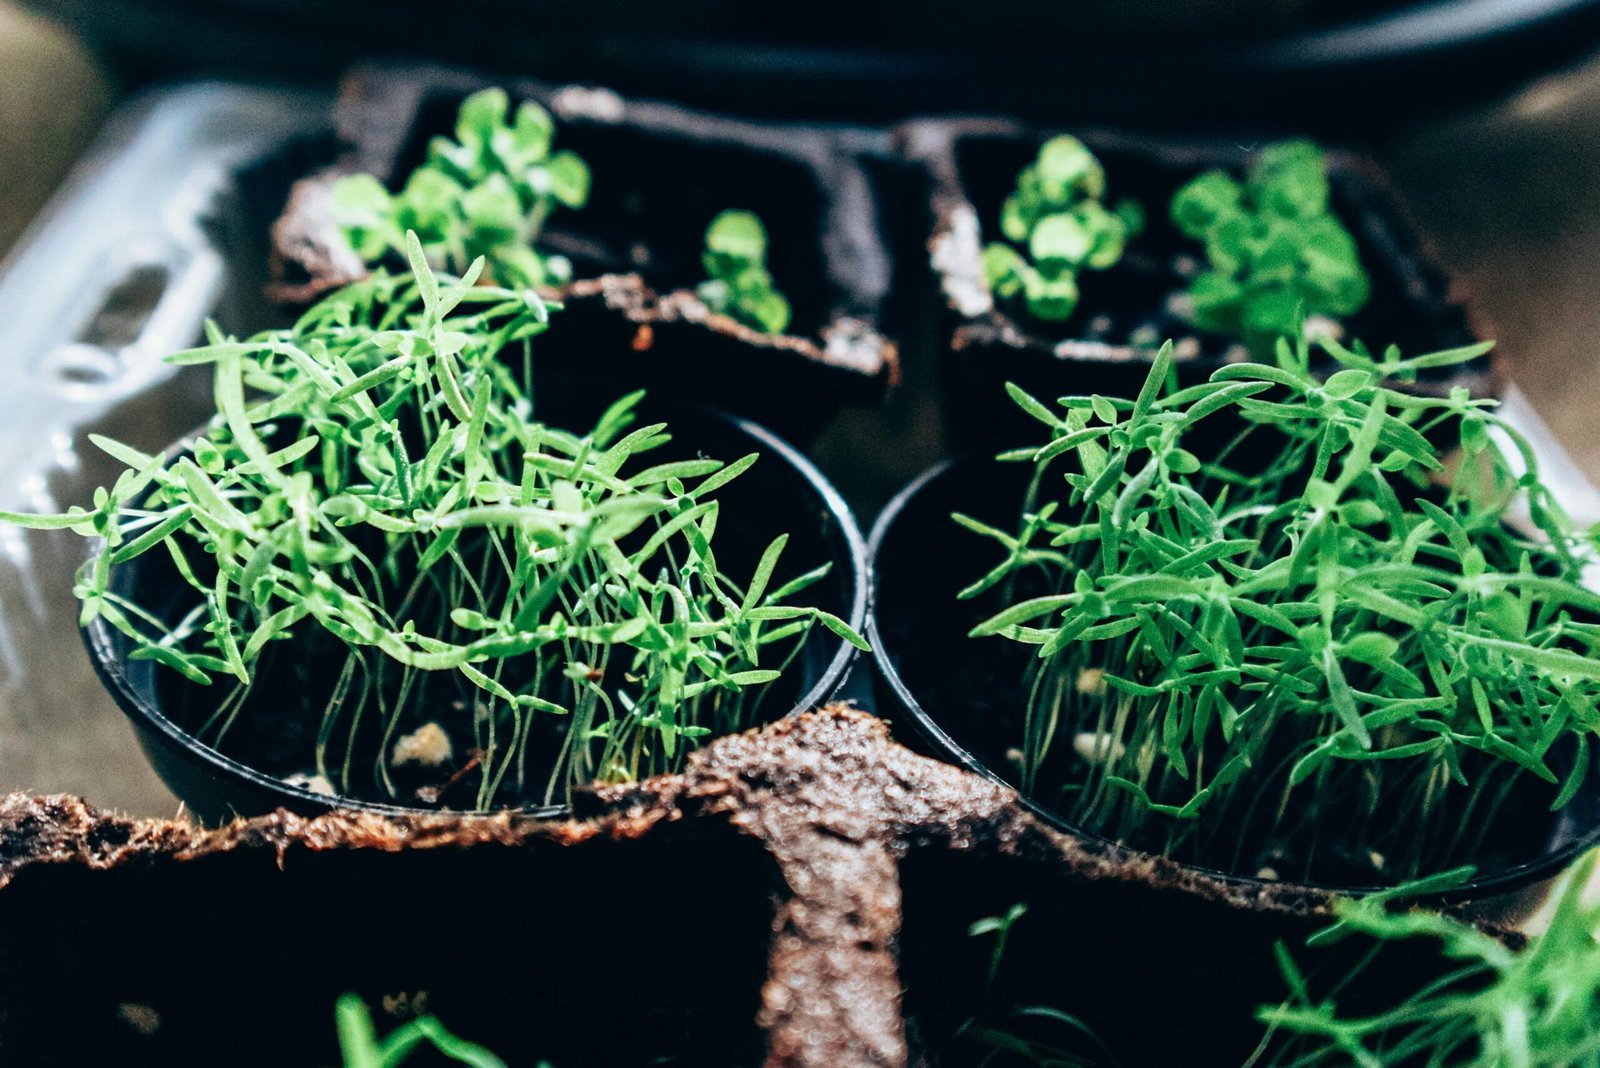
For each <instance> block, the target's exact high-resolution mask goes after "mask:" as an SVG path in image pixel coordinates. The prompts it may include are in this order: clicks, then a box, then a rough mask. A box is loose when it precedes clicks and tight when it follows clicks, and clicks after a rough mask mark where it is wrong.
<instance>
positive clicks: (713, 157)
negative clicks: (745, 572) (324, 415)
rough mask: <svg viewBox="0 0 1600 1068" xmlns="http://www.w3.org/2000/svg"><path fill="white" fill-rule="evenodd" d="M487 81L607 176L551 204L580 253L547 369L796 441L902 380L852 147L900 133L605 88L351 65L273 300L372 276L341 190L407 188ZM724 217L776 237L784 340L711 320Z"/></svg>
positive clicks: (873, 226)
mask: <svg viewBox="0 0 1600 1068" xmlns="http://www.w3.org/2000/svg"><path fill="white" fill-rule="evenodd" d="M491 86H502V87H504V88H505V89H506V90H507V92H508V93H509V94H510V95H511V97H512V98H513V100H514V101H523V100H526V101H532V102H534V103H537V104H539V105H541V106H542V107H544V108H546V109H547V110H548V111H550V112H551V113H552V114H553V115H554V116H555V118H556V120H557V130H556V147H558V148H562V149H571V150H573V151H575V152H577V153H578V155H579V156H581V157H582V158H583V159H584V160H585V161H586V162H588V163H589V165H590V172H591V174H592V176H593V185H592V187H591V189H590V193H589V200H588V203H587V204H586V205H585V206H584V207H583V208H581V209H578V210H571V211H569V210H562V211H558V212H555V213H553V214H552V216H551V219H550V223H549V225H548V226H546V227H545V230H544V232H543V234H542V236H541V239H540V240H541V247H543V248H546V249H548V250H549V251H551V252H555V253H560V254H562V255H565V256H566V257H567V258H568V259H570V260H571V261H572V265H573V275H574V279H575V281H574V282H572V283H571V284H569V285H567V286H564V287H562V288H561V290H560V292H559V298H560V299H561V300H562V302H563V303H564V304H565V305H566V312H565V313H564V315H563V316H562V318H563V320H564V321H565V324H566V325H565V328H564V329H563V330H562V331H561V332H560V336H556V335H555V334H554V333H552V335H551V336H550V337H548V338H546V339H545V340H544V341H543V342H541V352H542V359H543V360H544V362H546V363H547V364H549V365H551V366H553V367H558V368H559V369H560V372H561V373H562V374H566V375H572V376H580V375H582V376H592V377H594V378H596V379H604V378H607V377H611V376H615V375H621V376H623V377H625V378H627V379H629V380H632V381H637V382H639V383H640V384H641V385H645V386H648V387H650V388H652V389H656V390H675V391H679V392H681V393H682V394H683V395H685V396H688V397H692V398H695V399H700V400H706V401H709V402H711V403H715V404H719V405H723V406H726V407H728V408H730V409H733V410H736V411H740V412H745V413H748V414H750V415H752V416H754V417H756V418H759V419H760V420H761V421H762V422H764V423H766V424H768V425H770V426H772V427H774V428H775V429H776V430H778V431H779V432H780V433H783V434H785V435H787V436H790V437H792V438H795V439H796V440H804V439H805V438H806V437H808V436H809V435H811V434H813V433H815V432H816V431H817V430H818V429H819V428H820V427H821V426H823V425H824V424H825V423H826V422H827V420H828V419H829V418H830V417H831V416H832V415H833V414H834V413H835V412H837V411H838V409H839V408H840V407H841V406H843V405H845V404H848V403H858V404H870V403H875V402H877V401H878V400H880V399H881V398H882V397H883V395H884V393H885V391H886V390H888V389H889V388H890V387H891V386H892V385H893V384H894V383H895V382H896V381H897V380H898V374H899V370H898V355H897V352H896V348H895V346H894V344H893V343H892V342H890V341H888V340H887V339H886V338H885V337H884V336H883V335H882V334H881V333H880V330H881V329H882V326H881V323H880V318H881V313H882V305H883V303H884V300H885V298H886V296H887V294H888V292H889V287H890V266H891V264H890V256H889V252H888V249H887V247H886V241H885V237H884V234H883V224H882V222H881V221H880V219H879V217H878V208H877V204H876V202H875V201H874V199H873V196H872V191H871V183H870V182H869V179H868V176H867V174H866V172H865V170H864V169H863V168H862V166H861V165H860V164H859V163H858V161H857V160H856V158H855V156H854V154H853V150H855V149H859V148H861V147H863V146H862V145H861V144H860V142H863V141H867V142H886V140H887V137H886V135H884V134H882V133H876V134H873V133H868V132H866V131H861V130H854V131H847V132H846V131H840V130H837V129H833V128H828V127H820V126H804V125H799V124H792V123H791V124H782V123H756V122H748V121H745V120H741V119H734V118H729V117H725V116H721V115H713V114H708V113H705V112H699V111H693V110H690V109H687V108H682V107H679V106H677V105H673V104H666V103H659V102H652V101H640V100H631V99H625V98H623V97H621V96H618V95H617V94H616V93H614V92H611V91H610V90H606V89H595V88H582V87H574V86H568V87H564V88H561V87H556V86H552V85H549V84H546V83H543V82H538V81H533V80H530V79H525V78H493V77H489V76H487V75H484V74H479V73H475V72H470V71H465V70H459V69H455V68H448V67H435V66H427V65H421V66H419V65H403V66H381V65H379V66H369V67H362V68H358V69H357V70H355V71H353V72H352V73H351V74H350V75H349V76H348V77H347V78H346V79H345V83H344V87H343V92H342V93H341V97H340V101H339V105H338V107H337V109H336V113H335V119H336V123H337V126H338V131H339V135H340V138H341V140H342V141H343V142H344V144H345V145H346V146H347V147H346V151H345V152H344V153H343V154H342V155H341V156H340V157H339V159H338V161H337V162H336V163H334V165H333V166H332V167H331V168H329V169H323V170H320V171H317V172H316V173H314V174H312V175H311V176H310V177H308V178H306V179H305V180H304V181H302V182H300V183H298V184H297V185H296V186H295V188H294V191H293V193H292V194H291V196H290V199H289V203H288V207H287V209H286V210H285V213H284V216H283V217H282V218H281V219H280V220H279V222H278V224H277V225H276V226H275V227H274V245H275V253H276V258H275V272H276V273H277V274H278V275H279V278H280V281H279V283H278V284H276V285H275V286H274V291H275V292H276V293H277V294H278V295H279V296H281V297H283V298H284V299H286V300H289V301H291V302H294V301H303V300H305V299H309V298H310V297H313V296H315V295H317V294H319V293H322V292H326V291H327V290H329V289H331V288H334V287H336V286H338V285H340V284H342V283H343V282H345V281H348V280H349V279H350V278H351V277H354V276H357V275H359V274H360V273H362V270H363V269H362V268H361V266H360V264H359V262H358V261H356V260H355V259H354V256H353V253H352V252H351V251H350V250H349V248H348V244H347V243H346V242H345V239H344V238H343V236H342V235H341V234H340V233H339V231H338V229H337V227H336V226H334V225H332V217H331V214H330V212H329V211H328V209H327V196H328V191H329V189H330V187H331V183H332V182H333V181H334V180H336V178H337V177H338V175H339V174H341V173H348V172H365V173H369V174H372V175H374V176H376V177H377V178H379V179H380V180H381V181H383V182H385V183H386V184H388V185H390V186H399V185H402V184H403V183H404V181H405V180H406V177H407V176H408V175H409V174H410V173H411V172H412V170H414V169H415V168H416V167H417V166H418V165H420V164H421V163H423V162H424V161H425V160H426V158H427V147H428V143H429V142H430V141H431V140H432V139H433V138H434V137H438V136H453V132H454V128H455V120H456V114H457V111H458V110H459V108H460V105H461V102H462V100H463V99H464V98H465V97H466V96H467V95H468V94H470V93H472V92H474V91H477V90H480V89H484V88H487V87H491ZM729 208H738V209H746V210H750V211H754V212H755V213H756V214H757V215H759V216H760V217H761V219H762V221H763V223H764V224H765V225H766V227H767V229H768V235H769V238H770V251H769V259H768V267H769V268H770V270H771V271H772V274H773V279H774V282H775V283H776V285H777V287H778V288H779V289H780V290H781V291H782V292H783V293H784V294H785V296H786V297H787V298H788V299H789V302H790V305H791V307H792V311H793V316H792V319H791V322H790V325H789V327H788V329H787V331H786V333H785V334H782V335H770V334H765V333H762V332H760V331H756V330H752V329H749V328H748V327H746V326H744V325H743V324H741V323H739V322H736V321H735V320H733V319H731V318H728V317H726V316H722V315H717V314H714V313H712V312H711V311H710V310H709V309H708V308H707V307H706V306H705V305H704V304H702V303H701V302H700V300H699V298H698V297H697V296H696V295H695V287H696V286H697V285H698V283H699V282H701V281H702V280H704V277H705V275H704V270H703V267H702V264H701V250H702V247H703V238H704V233H705V228H706V226H707V225H708V224H709V223H710V222H711V220H712V219H713V218H715V217H716V215H717V214H718V213H719V212H721V211H723V210H724V209H729Z"/></svg>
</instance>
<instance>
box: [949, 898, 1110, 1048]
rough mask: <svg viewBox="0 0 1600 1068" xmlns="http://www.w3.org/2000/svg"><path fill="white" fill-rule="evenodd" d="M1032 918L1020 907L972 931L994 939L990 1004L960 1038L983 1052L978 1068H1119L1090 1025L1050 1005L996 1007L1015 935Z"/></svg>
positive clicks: (987, 985)
mask: <svg viewBox="0 0 1600 1068" xmlns="http://www.w3.org/2000/svg"><path fill="white" fill-rule="evenodd" d="M1027 913H1028V906H1026V905H1024V904H1022V903H1020V902H1019V903H1017V904H1015V905H1012V906H1011V907H1010V908H1009V909H1007V910H1006V912H1005V915H1003V916H986V917H984V918H983V919H980V920H977V921H976V922H974V923H973V924H972V926H971V927H969V928H968V929H967V933H968V935H970V936H971V937H973V938H987V937H989V936H991V935H992V936H993V937H994V944H993V946H992V947H991V949H990V952H989V968H988V972H987V974H986V975H985V977H984V984H983V993H984V1001H985V1002H986V1004H985V1005H984V1006H983V1007H982V1008H981V1010H980V1011H979V1012H977V1013H975V1014H973V1015H972V1016H971V1017H969V1018H968V1019H967V1020H965V1021H964V1022H963V1023H962V1024H961V1026H960V1027H959V1028H958V1029H957V1030H956V1036H955V1037H956V1038H957V1039H960V1040H963V1041H966V1042H970V1043H972V1044H974V1045H976V1046H977V1047H978V1048H979V1049H981V1050H982V1051H983V1052H982V1053H981V1054H980V1055H979V1056H978V1058H977V1060H976V1062H975V1063H976V1064H977V1066H978V1068H989V1066H991V1065H1007V1064H1018V1065H1033V1066H1035V1068H1114V1066H1115V1064H1116V1059H1115V1058H1114V1057H1112V1056H1111V1053H1110V1051H1109V1050H1107V1049H1106V1047H1105V1044H1104V1043H1103V1042H1102V1041H1101V1039H1100V1038H1099V1036H1098V1035H1096V1034H1095V1033H1094V1031H1093V1029H1091V1028H1090V1027H1089V1025H1088V1024H1086V1023H1084V1022H1083V1021H1082V1020H1080V1019H1078V1018H1077V1017H1076V1016H1073V1015H1072V1014H1071V1013H1068V1012H1064V1011H1062V1010H1061V1009H1058V1008H1054V1007H1052V1006H1048V1005H1011V1006H1004V1005H998V1004H994V1002H996V1000H997V995H996V991H995V985H996V982H997V980H998V979H999V978H1000V968H1001V965H1002V964H1003V963H1004V961H1005V956H1006V948H1007V946H1008V945H1009V944H1010V940H1011V933H1012V929H1013V928H1014V927H1016V925H1017V922H1018V921H1019V920H1021V919H1022V918H1023V917H1024V916H1026V915H1027Z"/></svg>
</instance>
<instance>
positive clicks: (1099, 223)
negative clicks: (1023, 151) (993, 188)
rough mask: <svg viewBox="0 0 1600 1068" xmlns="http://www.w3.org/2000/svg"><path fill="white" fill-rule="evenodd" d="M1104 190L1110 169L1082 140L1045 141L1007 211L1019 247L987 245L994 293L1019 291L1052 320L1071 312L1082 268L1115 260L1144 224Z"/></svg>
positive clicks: (1005, 220)
mask: <svg viewBox="0 0 1600 1068" xmlns="http://www.w3.org/2000/svg"><path fill="white" fill-rule="evenodd" d="M1105 191H1106V172H1105V168H1104V167H1102V166H1101V165H1100V161H1099V160H1098V159H1096V158H1095V157H1094V154H1093V153H1092V152H1090V151H1089V149H1088V148H1087V147H1085V145H1084V144H1083V142H1082V141H1079V140H1078V139H1077V138H1075V137H1069V136H1066V135H1062V136H1060V137H1053V138H1051V139H1050V140H1048V141H1046V142H1045V143H1044V145H1043V147H1041V148H1040V149H1039V156H1038V158H1037V159H1036V160H1035V161H1034V162H1033V163H1031V164H1029V165H1028V166H1026V167H1024V168H1023V169H1022V171H1021V172H1020V173H1018V175H1017V187H1016V189H1015V190H1014V191H1013V192H1012V193H1011V195H1010V196H1008V197H1006V200H1005V204H1004V205H1003V206H1002V208H1001V210H1000V231H1001V233H1003V234H1004V235H1005V236H1006V238H1007V240H1009V241H1011V242H1012V243H1013V244H1014V245H1015V246H1018V247H1013V245H1008V244H1005V243H1004V242H992V243H990V244H989V245H988V246H987V247H985V248H984V250H983V273H984V277H985V279H986V280H987V281H988V284H989V290H990V292H992V293H993V294H994V295H995V297H997V298H999V299H1001V300H1010V299H1012V298H1014V297H1018V296H1020V297H1021V298H1022V300H1023V302H1024V304H1025V306H1026V307H1027V309H1028V312H1029V314H1031V315H1033V316H1034V317H1035V318H1037V319H1042V320H1044V321H1046V322H1061V321H1063V320H1066V319H1068V318H1070V317H1071V316H1072V313H1073V312H1074V311H1075V310H1076V309H1077V307H1078V275H1079V273H1080V272H1081V271H1084V270H1094V271H1103V270H1105V269H1106V268H1108V267H1112V266H1115V265H1116V263H1117V261H1118V260H1120V259H1122V253H1123V249H1124V248H1126V246H1127V243H1128V242H1129V241H1130V240H1132V239H1133V238H1134V237H1135V236H1137V234H1138V233H1139V231H1140V230H1141V229H1143V226H1144V221H1143V214H1142V212H1141V210H1140V208H1139V206H1138V204H1136V203H1135V202H1134V201H1131V200H1123V201H1121V202H1119V203H1118V204H1117V205H1116V207H1115V209H1108V208H1106V206H1105V205H1104V203H1102V200H1103V198H1104V196H1105ZM1019 247H1020V248H1021V249H1026V253H1027V254H1026V255H1024V254H1023V252H1022V251H1019Z"/></svg>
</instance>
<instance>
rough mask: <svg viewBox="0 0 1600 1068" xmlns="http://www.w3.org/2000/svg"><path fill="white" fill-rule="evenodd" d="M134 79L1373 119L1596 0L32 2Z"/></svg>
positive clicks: (1379, 121)
mask: <svg viewBox="0 0 1600 1068" xmlns="http://www.w3.org/2000/svg"><path fill="white" fill-rule="evenodd" d="M27 6H30V7H33V8H35V9H37V10H39V11H41V12H44V13H46V14H49V15H50V16H52V17H54V18H57V19H59V20H60V21H62V22H63V23H65V24H67V25H69V26H71V27H72V28H74V30H76V31H77V32H78V33H79V34H81V35H82V36H83V37H84V38H85V39H86V40H88V41H89V42H91V43H92V45H93V46H94V48H95V49H96V50H97V51H98V53H99V54H100V55H101V56H102V57H103V58H104V60H105V61H106V62H107V63H108V64H109V66H110V68H111V69H112V71H114V72H115V74H116V75H117V76H118V78H119V79H120V80H121V81H122V82H123V83H124V84H130V85H131V84H139V83H142V82H147V81H150V80H152V79H166V78H171V77H173V76H175V75H186V74H200V75H219V74H220V75H225V76H228V77H245V76H256V77H260V76H267V77H272V78H292V79H314V80H318V79H328V78H331V77H333V76H334V75H336V74H337V73H338V71H340V70H341V69H342V68H344V67H345V66H347V65H348V64H350V63H351V62H352V61H354V60H357V59H360V58H363V57H367V56H371V55H374V54H388V55H393V54H400V55H419V56H421V55H426V56H427V57H430V58H435V59H446V60H450V61H454V62H463V63H470V64H473V65H476V66H482V67H488V68H494V69H502V68H503V69H507V70H516V71H537V72H538V73H539V74H540V75H541V76H542V77H545V78H548V79H552V80H565V79H571V80H594V81H600V82H604V83H606V84H609V85H612V86H614V87H615V88H617V89H620V90H622V91H624V92H632V93H636V94H659V95H666V96H671V97H675V98H677V99H680V100H683V101H685V102H688V103H693V104H698V105H702V106H707V107H738V108H739V109H740V110H744V111H747V112H761V113H779V114H784V115H796V114H801V115H804V116H805V117H808V118H839V119H844V120H854V121H861V120H863V119H884V118H894V117H900V116H902V115H904V114H907V113H909V112H917V111H927V110H951V109H954V110H1002V111H1008V112H1012V113H1018V114H1023V115H1027V116H1029V117H1039V118H1050V119H1066V120H1075V119H1082V118H1086V117H1087V118H1094V119H1097V120H1100V121H1105V120H1116V121H1123V122H1136V123H1139V124H1142V125H1149V126H1158V127H1161V126H1169V127H1170V126H1175V125H1182V126H1183V127H1185V128H1186V129H1188V130H1191V131H1192V130H1193V129H1194V128H1195V127H1196V126H1205V127H1211V128H1221V127H1237V126H1239V125H1240V124H1242V123H1248V124H1251V125H1255V126H1259V127H1263V128H1266V127H1282V126H1293V127H1296V128H1305V127H1306V126H1308V125H1310V126H1314V127H1315V128H1317V129H1318V130H1321V131H1325V132H1329V133H1334V132H1338V133H1348V134H1360V133H1362V132H1363V131H1370V130H1371V129H1372V128H1374V127H1378V128H1384V127H1390V126H1392V125H1393V124H1395V123H1396V122H1398V121H1404V120H1405V119H1408V118H1413V117H1416V116H1418V115H1421V114H1426V113H1428V112H1430V111H1435V110H1437V109H1439V108H1441V107H1449V106H1454V105H1459V104H1460V103H1461V102H1463V101H1465V100H1481V99H1484V98H1486V97H1488V96H1492V95H1493V94H1495V93H1497V92H1503V91H1504V90H1505V89H1506V87H1507V86H1509V85H1512V84H1515V83H1516V82H1518V81H1520V80H1522V79H1525V78H1527V77H1529V76H1530V75H1532V74H1535V73H1538V72H1541V71H1544V70H1548V69H1550V68H1551V66H1553V65H1557V64H1559V63H1561V62H1563V61H1566V60H1570V59H1571V58H1573V57H1574V56H1577V55H1579V54H1581V53H1583V52H1584V51H1586V50H1587V49H1588V48H1590V47H1592V44H1593V42H1594V40H1595V37H1596V34H1597V32H1600V3H1595V2H1594V0H1428V2H1416V0H1057V2H1054V3H1045V2H1037V0H984V2H979V3H975V2H972V0H918V2H913V0H854V2H849V3H845V2H840V0H813V2H809V3H799V4H782V5H780V4H773V3H759V2H749V0H676V2H666V3H663V2H660V0H545V2H539V3H532V2H528V0H476V2H466V3H458V4H439V3H437V2H433V0H28V2H27Z"/></svg>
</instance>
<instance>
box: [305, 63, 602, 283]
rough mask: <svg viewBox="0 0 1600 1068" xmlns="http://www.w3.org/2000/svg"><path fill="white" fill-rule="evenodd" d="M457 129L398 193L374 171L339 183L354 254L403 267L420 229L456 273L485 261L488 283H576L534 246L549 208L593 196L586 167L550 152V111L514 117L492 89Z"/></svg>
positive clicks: (443, 265)
mask: <svg viewBox="0 0 1600 1068" xmlns="http://www.w3.org/2000/svg"><path fill="white" fill-rule="evenodd" d="M455 132H456V136H455V140H453V141H452V140H450V139H449V138H445V137H436V138H434V139H433V141H432V142H431V143H430V144H429V146H428V158H427V161H426V162H425V163H423V164H422V165H421V166H420V167H418V168H417V169H416V170H415V171H413V172H412V173H411V175H410V176H409V177H408V178H407V179H406V182H405V184H404V185H403V186H402V187H401V188H400V190H399V191H398V192H395V193H391V192H390V191H389V190H387V189H385V188H384V186H383V183H381V182H379V181H378V180H377V179H376V178H374V177H373V176H372V175H370V174H353V175H347V176H345V177H343V178H340V179H339V180H338V181H337V182H335V183H334V187H333V213H334V218H335V219H336V220H337V221H338V223H339V225H340V228H341V229H342V230H343V232H344V235H345V237H346V238H347V239H348V240H349V242H350V245H351V247H352V248H354V249H355V251H356V254H357V255H358V256H360V257H361V259H362V260H363V261H364V262H365V263H368V264H379V263H383V262H385V261H390V260H399V261H403V257H404V255H405V249H406V244H405V238H406V233H407V231H414V232H415V233H416V234H417V236H418V238H419V239H420V240H421V242H422V248H423V251H424V253H425V254H426V255H427V257H428V262H429V263H430V264H432V265H433V266H434V267H435V268H438V269H441V270H445V271H448V272H450V273H452V274H456V275H460V274H462V273H464V272H465V271H466V269H467V266H468V265H469V264H471V263H472V262H473V261H474V260H476V259H477V258H479V257H483V259H484V261H485V263H486V264H487V269H486V271H485V275H486V277H487V278H488V279H490V280H491V281H493V282H495V283H497V284H499V285H502V286H505V287H507V288H512V289H521V288H527V287H548V286H558V285H561V284H562V283H565V282H568V281H570V280H571V279H572V265H571V263H570V262H568V261H567V259H566V258H565V257H562V256H554V255H548V254H545V253H542V252H540V251H538V250H537V249H536V248H535V246H536V244H537V243H538V241H539V236H540V234H541V232H542V231H543V229H544V226H545V222H546V221H547V220H548V219H549V217H550V214H551V212H552V211H554V210H555V209H556V208H558V207H565V208H581V207H583V205H584V203H585V202H586V201H587V200H588V199H589V168H588V166H587V165H586V164H585V163H584V162H583V160H581V159H579V158H578V156H576V155H575V154H573V153H572V152H567V151H559V152H552V151H551V143H552V141H553V140H554V138H555V124H554V122H552V121H551V118H550V115H549V113H548V112H546V111H545V110H544V109H543V108H541V107H540V106H539V105H537V104H535V103H533V102H531V101H525V102H523V103H522V104H520V105H518V107H517V110H516V113H515V114H514V115H512V114H510V102H509V100H508V99H507V97H506V94H505V91H504V90H502V89H485V90H483V91H482V92H478V93H474V94H472V95H471V96H469V97H467V99H466V100H465V101H464V102H463V103H462V105H461V110H460V114H459V115H458V117H457V119H456V131H455Z"/></svg>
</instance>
